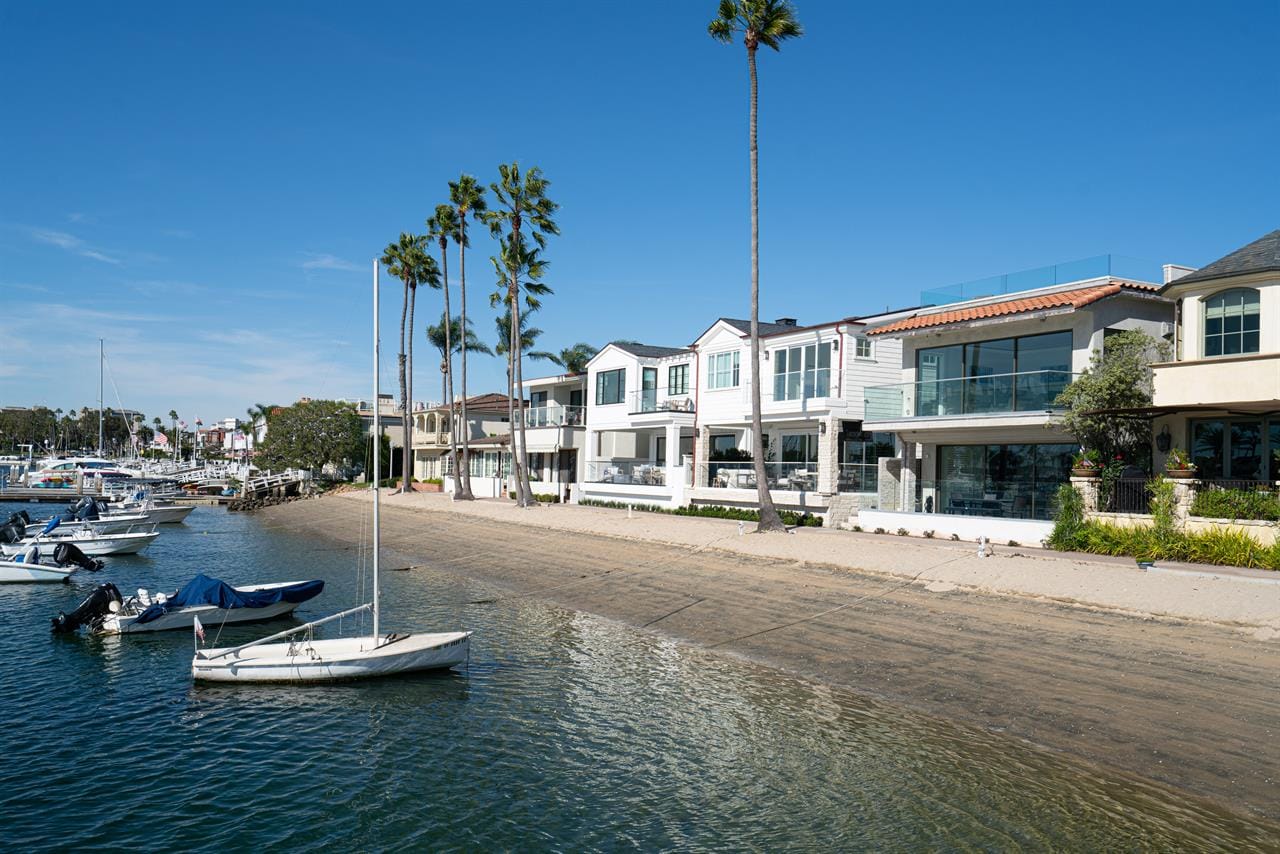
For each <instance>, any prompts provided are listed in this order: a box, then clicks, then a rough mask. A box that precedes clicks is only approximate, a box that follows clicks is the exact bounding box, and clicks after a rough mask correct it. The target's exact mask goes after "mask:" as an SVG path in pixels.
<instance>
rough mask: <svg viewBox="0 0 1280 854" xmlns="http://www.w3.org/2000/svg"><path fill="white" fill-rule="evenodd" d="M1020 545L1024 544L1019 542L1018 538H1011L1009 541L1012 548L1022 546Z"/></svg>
mask: <svg viewBox="0 0 1280 854" xmlns="http://www.w3.org/2000/svg"><path fill="white" fill-rule="evenodd" d="M1020 545H1022V543H1020V542H1018V541H1017V540H1010V541H1009V548H1011V549H1016V548H1017V547H1018V546H1020Z"/></svg>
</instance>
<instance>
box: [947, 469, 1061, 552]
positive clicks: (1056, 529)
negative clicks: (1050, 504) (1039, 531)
mask: <svg viewBox="0 0 1280 854" xmlns="http://www.w3.org/2000/svg"><path fill="white" fill-rule="evenodd" d="M1055 500H1056V502H1057V505H1058V514H1057V518H1056V520H1055V521H1054V525H1053V532H1052V533H1051V534H1049V539H1048V540H1047V541H1046V542H1048V544H1049V547H1050V548H1054V549H1057V550H1058V551H1061V552H1065V551H1071V550H1073V549H1075V548H1077V546H1076V541H1077V540H1078V539H1079V537H1080V531H1081V528H1082V526H1083V525H1084V498H1083V497H1082V496H1081V495H1080V490H1078V489H1076V488H1075V487H1074V486H1072V485H1071V484H1069V483H1064V484H1062V486H1059V487H1058V494H1057V496H1056V497H1055ZM957 539H959V538H958V537H957Z"/></svg>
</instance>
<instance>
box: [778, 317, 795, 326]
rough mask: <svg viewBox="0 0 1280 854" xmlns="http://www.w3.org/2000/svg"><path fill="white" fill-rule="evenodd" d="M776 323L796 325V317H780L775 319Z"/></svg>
mask: <svg viewBox="0 0 1280 854" xmlns="http://www.w3.org/2000/svg"><path fill="white" fill-rule="evenodd" d="M774 323H776V324H778V325H779V326H795V325H796V319H795V318H794V317H779V318H778V319H777V320H775V321H774Z"/></svg>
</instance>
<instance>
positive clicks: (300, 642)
mask: <svg viewBox="0 0 1280 854" xmlns="http://www.w3.org/2000/svg"><path fill="white" fill-rule="evenodd" d="M380 349H381V347H380V343H379V337H378V262H377V261H374V262H373V399H374V400H375V401H376V400H378V385H379V383H378V380H379V376H378V359H379V356H380ZM378 410H379V408H378V407H377V406H375V407H374V412H373V435H374V437H375V443H376V437H377V436H378V435H379V434H380V433H381V418H380V416H379V411H378ZM376 447H377V446H376V444H375V452H374V453H373V454H372V455H371V456H372V457H373V480H372V483H371V485H370V488H371V489H372V490H373V600H372V601H371V602H366V603H364V604H362V605H358V606H356V607H355V608H348V609H347V610H345V611H340V612H338V613H337V614H332V615H330V616H328V617H324V618H323V619H319V620H315V621H313V622H310V623H306V624H304V625H301V626H297V627H295V628H292V629H288V630H286V631H283V632H277V633H276V634H274V635H269V636H267V637H265V638H262V639H260V640H256V641H251V642H249V643H246V644H241V645H240V646H233V647H223V648H214V649H202V648H200V647H199V646H198V645H197V647H196V653H195V657H194V658H193V659H192V660H191V676H192V678H193V679H195V680H197V681H208V682H292V683H298V682H332V681H337V680H342V679H363V678H367V677H370V676H388V675H391V674H396V673H408V672H412V671H421V670H443V669H446V668H450V667H455V666H457V665H459V664H462V663H463V662H465V661H466V660H467V658H468V656H469V655H470V651H471V632H467V631H461V632H434V633H429V634H423V633H418V632H411V633H404V634H401V633H397V632H392V633H389V634H386V635H383V634H382V633H381V630H380V621H379V616H380V614H379V591H378V565H379V554H378V552H379V550H380V549H381V545H382V536H381V531H380V529H379V518H378V482H379V481H380V480H381V479H382V471H381V460H380V459H379V458H380V456H381V454H379V453H377V451H376ZM364 611H370V612H372V616H373V619H372V622H373V633H372V634H369V635H359V636H356V637H344V638H332V639H321V640H317V639H316V638H315V637H314V636H313V635H314V632H313V631H312V630H313V629H314V628H315V627H316V626H319V625H321V624H323V623H329V622H333V621H334V620H340V619H342V618H344V617H350V616H354V615H355V614H359V613H362V612H364ZM195 629H196V636H197V637H200V636H201V635H202V634H203V633H202V631H201V627H200V624H199V623H196V626H195ZM295 635H302V637H300V638H296V637H294V636H295ZM285 638H291V639H290V640H288V641H284V642H281V643H273V641H283V640H284V639H285Z"/></svg>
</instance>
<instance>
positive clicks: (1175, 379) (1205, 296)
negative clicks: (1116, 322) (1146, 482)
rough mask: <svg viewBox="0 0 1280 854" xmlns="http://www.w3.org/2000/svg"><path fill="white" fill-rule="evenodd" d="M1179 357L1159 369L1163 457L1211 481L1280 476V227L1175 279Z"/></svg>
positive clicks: (1171, 286)
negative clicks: (1184, 456) (1184, 462)
mask: <svg viewBox="0 0 1280 854" xmlns="http://www.w3.org/2000/svg"><path fill="white" fill-rule="evenodd" d="M1169 278H1170V279H1171V281H1170V282H1169V283H1168V284H1166V285H1165V287H1164V289H1163V290H1162V291H1161V294H1162V295H1163V296H1165V297H1168V298H1170V299H1173V300H1175V301H1176V303H1177V314H1176V320H1175V324H1174V341H1175V347H1174V351H1175V355H1174V360H1173V361H1171V362H1168V363H1165V364H1160V365H1156V366H1155V368H1154V381H1155V393H1154V395H1153V403H1154V408H1153V410H1152V412H1151V414H1152V415H1153V416H1155V419H1156V420H1155V421H1154V424H1153V427H1154V429H1155V431H1156V436H1155V444H1156V449H1155V450H1156V455H1157V462H1158V463H1161V464H1162V463H1163V461H1164V458H1165V457H1166V456H1167V454H1168V452H1169V450H1170V449H1171V448H1175V447H1176V448H1181V449H1183V450H1186V451H1189V452H1190V455H1191V458H1192V461H1193V462H1194V463H1195V464H1196V468H1197V472H1196V476H1197V477H1198V478H1200V479H1201V480H1202V481H1203V480H1211V481H1213V480H1217V481H1222V480H1234V481H1253V482H1256V481H1280V230H1276V231H1273V232H1271V233H1270V234H1267V235H1265V236H1263V237H1261V238H1259V239H1258V240H1255V241H1254V242H1252V243H1250V244H1249V245H1248V246H1244V247H1242V248H1240V249H1237V250H1236V251H1234V252H1232V253H1230V254H1229V255H1227V256H1225V257H1223V258H1220V259H1218V260H1217V261H1214V262H1213V263H1212V264H1208V265H1206V266H1205V267H1202V268H1200V269H1199V270H1196V271H1195V272H1192V273H1190V274H1189V275H1183V276H1181V277H1177V278H1175V277H1173V276H1170V277H1169Z"/></svg>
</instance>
